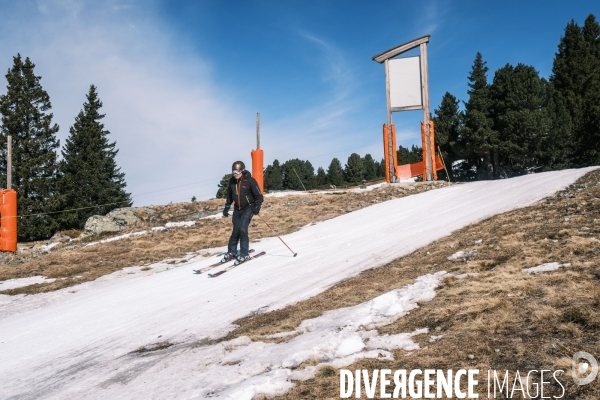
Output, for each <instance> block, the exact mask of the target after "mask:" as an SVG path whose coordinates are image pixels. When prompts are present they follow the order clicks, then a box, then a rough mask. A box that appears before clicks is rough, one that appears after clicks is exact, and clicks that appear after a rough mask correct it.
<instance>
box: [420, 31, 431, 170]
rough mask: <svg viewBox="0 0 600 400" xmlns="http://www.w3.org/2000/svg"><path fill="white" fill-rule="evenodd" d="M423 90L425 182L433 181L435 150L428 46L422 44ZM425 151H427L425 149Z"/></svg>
mask: <svg viewBox="0 0 600 400" xmlns="http://www.w3.org/2000/svg"><path fill="white" fill-rule="evenodd" d="M421 90H422V93H423V122H424V123H425V139H426V141H425V147H426V149H427V150H426V160H425V161H426V163H425V166H426V168H427V177H423V178H424V179H423V180H428V181H431V180H433V149H432V148H431V141H430V137H429V78H428V75H427V44H426V43H421ZM423 150H425V149H423Z"/></svg>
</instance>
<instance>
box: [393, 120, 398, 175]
mask: <svg viewBox="0 0 600 400" xmlns="http://www.w3.org/2000/svg"><path fill="white" fill-rule="evenodd" d="M392 147H393V148H394V151H393V152H392V158H393V159H394V176H395V177H396V178H398V176H396V175H397V174H398V173H397V172H396V166H397V165H398V148H397V147H396V125H395V124H392Z"/></svg>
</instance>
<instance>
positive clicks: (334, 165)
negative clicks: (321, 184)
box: [327, 158, 344, 186]
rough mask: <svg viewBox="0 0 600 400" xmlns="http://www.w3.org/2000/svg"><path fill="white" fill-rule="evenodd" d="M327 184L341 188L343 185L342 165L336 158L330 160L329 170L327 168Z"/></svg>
mask: <svg viewBox="0 0 600 400" xmlns="http://www.w3.org/2000/svg"><path fill="white" fill-rule="evenodd" d="M327 182H329V184H331V185H335V186H341V185H342V184H343V183H344V170H343V169H342V163H341V162H340V160H338V159H337V158H334V159H333V160H331V163H330V164H329V168H327Z"/></svg>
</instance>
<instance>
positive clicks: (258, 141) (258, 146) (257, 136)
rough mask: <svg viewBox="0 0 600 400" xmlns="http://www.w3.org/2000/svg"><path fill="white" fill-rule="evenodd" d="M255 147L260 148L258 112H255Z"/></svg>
mask: <svg viewBox="0 0 600 400" xmlns="http://www.w3.org/2000/svg"><path fill="white" fill-rule="evenodd" d="M256 148H257V149H260V113H259V112H257V113H256Z"/></svg>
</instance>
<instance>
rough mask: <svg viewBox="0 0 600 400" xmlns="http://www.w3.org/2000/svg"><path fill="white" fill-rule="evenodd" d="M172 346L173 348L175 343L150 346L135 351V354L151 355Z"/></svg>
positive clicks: (159, 343)
mask: <svg viewBox="0 0 600 400" xmlns="http://www.w3.org/2000/svg"><path fill="white" fill-rule="evenodd" d="M171 346H173V343H169V342H158V343H153V344H150V345H148V346H142V347H140V348H139V349H137V350H134V351H133V353H137V354H144V353H151V352H153V351H159V350H164V349H168V348H169V347H171Z"/></svg>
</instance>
